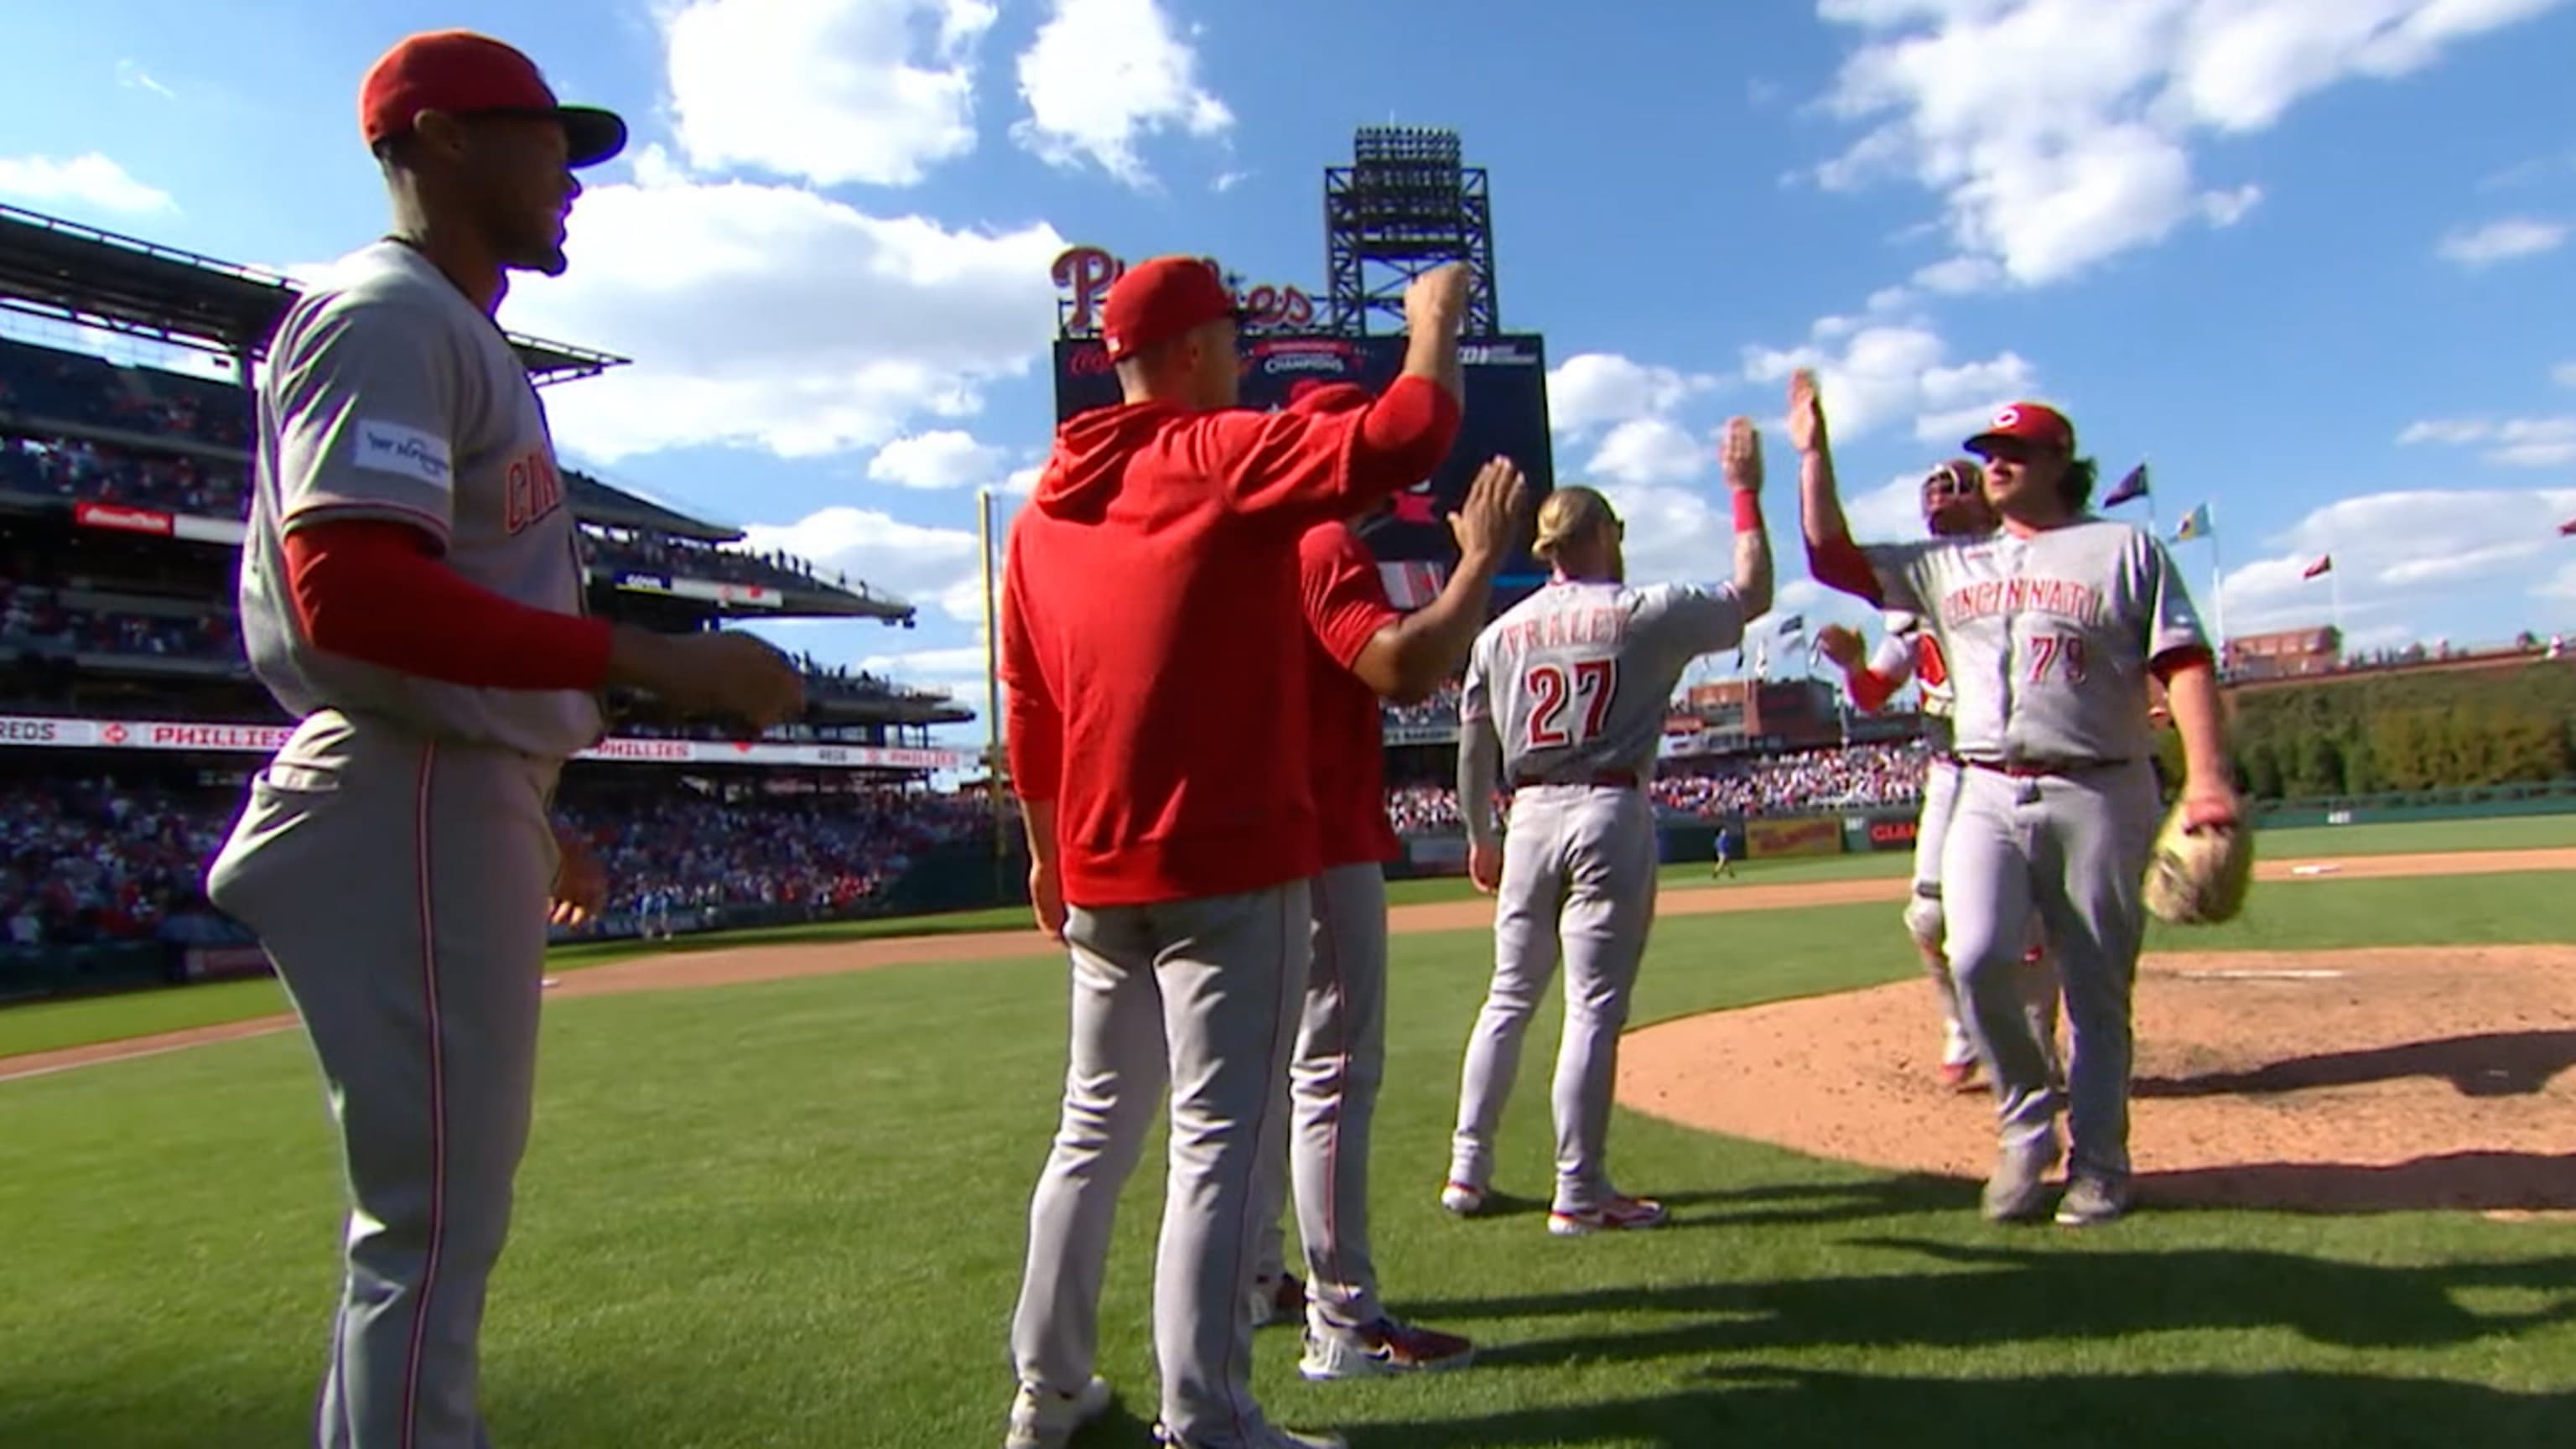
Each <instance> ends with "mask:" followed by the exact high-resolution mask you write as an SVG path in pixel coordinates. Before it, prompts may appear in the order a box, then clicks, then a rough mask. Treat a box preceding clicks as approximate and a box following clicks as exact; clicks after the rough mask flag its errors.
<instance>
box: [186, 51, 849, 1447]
mask: <svg viewBox="0 0 2576 1449" xmlns="http://www.w3.org/2000/svg"><path fill="white" fill-rule="evenodd" d="M359 112H360V118H361V122H362V129H363V131H364V134H365V138H366V141H367V143H368V145H370V146H371V147H373V148H374V150H375V153H376V156H377V158H378V160H379V162H380V164H381V166H382V169H383V172H384V177H385V181H386V185H387V188H388V190H389V191H390V193H391V198H392V204H393V228H392V233H391V236H390V237H389V238H388V239H387V240H384V241H380V242H377V243H376V244H374V245H372V246H368V247H366V248H363V249H361V250H359V251H357V252H355V253H352V254H351V255H349V256H348V257H346V258H344V259H342V261H341V262H340V263H339V264H338V265H337V267H336V268H335V269H334V270H333V271H332V272H331V273H330V274H329V275H328V276H327V277H325V278H323V279H322V280H321V281H319V282H318V283H316V284H314V285H313V286H311V287H310V288H308V289H307V290H306V291H305V292H304V294H303V296H302V297H301V298H300V299H299V300H298V301H297V302H296V303H295V305H294V306H293V307H292V308H291V309H290V310H289V311H288V313H287V315H286V317H285V318H284V320H283V321H282V322H281V324H280V325H279V327H278V329H277V333H276V336H275V339H274V342H273V344H272V346H271V349H270V352H269V359H268V367H267V370H266V372H265V373H264V374H263V375H262V377H261V379H260V386H259V394H258V414H259V416H258V439H257V446H256V464H255V472H254V480H253V494H252V502H251V513H250V523H249V533H248V537H247V539H246V541H245V543H244V546H243V549H242V567H241V583H240V601H239V602H240V610H241V618H242V632H243V636H244V640H245V643H246V644H247V646H248V651H249V655H250V662H251V666H252V668H253V669H254V670H256V671H257V672H258V675H259V678H260V680H261V682H262V683H263V684H265V685H266V686H267V688H268V690H269V692H270V693H271V694H272V695H274V696H275V697H276V699H277V701H278V703H279V704H280V705H281V706H282V707H284V708H285V709H286V711H287V712H288V713H289V714H291V715H293V716H295V717H296V718H297V720H298V721H299V722H298V724H297V725H296V727H295V729H294V732H293V733H292V735H291V736H290V737H289V738H288V740H287V742H286V744H285V745H284V746H283V747H282V748H281V749H279V750H278V752H277V754H276V756H275V758H274V759H272V760H271V761H270V762H269V763H268V764H267V766H266V767H265V768H264V769H262V770H261V771H260V772H259V774H258V775H256V776H255V777H254V778H253V780H252V781H251V785H250V790H249V799H248V801H247V803H246V805H245V807H244V809H243V811H242V814H241V816H240V819H239V820H238V821H237V822H236V823H235V825H234V827H233V830H232V832H231V835H230V837H229V838H228V839H227V840H226V842H225V844H224V846H223V848H222V850H221V851H220V852H219V853H218V854H217V856H216V858H215V859H214V861H213V862H212V863H211V865H210V867H209V869H208V873H207V893H208V895H209V896H210V897H211V898H212V899H213V901H214V902H215V904H216V905H217V906H219V907H220V908H222V909H223V910H224V911H226V912H228V913H229V914H231V915H232V916H234V917H235V918H237V919H239V920H240V921H242V922H243V923H244V924H246V925H248V926H249V927H250V928H251V929H253V930H254V931H256V932H257V933H258V935H259V937H260V940H261V944H262V945H263V947H264V948H265V949H266V951H267V954H268V956H269V959H270V960H271V961H272V962H273V963H275V966H276V968H277V974H278V977H279V979H280V980H281V981H282V982H283V983H284V985H285V988H286V991H287V994H288V995H289V996H290V997H291V998H292V999H293V1002H294V1005H295V1009H296V1012H297V1013H298V1015H299V1016H300V1018H301V1019H302V1022H303V1026H304V1029H305V1031H306V1033H307V1035H308V1036H309V1037H310V1039H311V1042H312V1045H313V1049H314V1052H315V1054H316V1056H317V1057H318V1058H319V1063H320V1067H321V1070H322V1074H323V1076H324V1078H325V1079H326V1080H327V1082H328V1085H329V1089H330V1103H331V1110H332V1115H333V1117H334V1119H335V1121H336V1124H337V1126H338V1128H339V1132H340V1146H341V1151H342V1154H343V1162H344V1169H345V1173H346V1178H347V1184H348V1192H349V1197H350V1213H349V1219H348V1229H347V1232H346V1235H345V1237H344V1240H343V1263H344V1286H343V1292H342V1297H341V1302H340V1310H339V1317H338V1322H337V1326H336V1328H335V1330H334V1333H333V1337H332V1345H331V1355H330V1369H329V1372H328V1376H327V1378H326V1379H325V1382H324V1384H323V1388H322V1393H321V1396H320V1403H319V1407H318V1422H317V1424H316V1427H315V1431H314V1433H315V1442H316V1443H317V1444H318V1445H321V1446H323V1449H480V1446H483V1445H485V1444H487V1443H488V1442H489V1441H488V1439H487V1438H486V1437H485V1434H484V1429H483V1425H482V1422H481V1417H480V1413H479V1411H478V1409H477V1405H476V1389H475V1385H476V1377H477V1371H478V1342H479V1339H480V1335H481V1326H482V1318H483V1301H484V1284H485V1280H486V1279H487V1277H488V1276H489V1274H490V1272H491V1269H492V1265H493V1263H494V1261H495V1260H496V1259H497V1258H498V1257H499V1255H500V1253H501V1248H502V1242H503V1239H504V1238H505V1237H506V1235H507V1233H508V1228H509V1222H510V1213H511V1188H512V1182H513V1179H514V1177H515V1175H516V1172H517V1168H518V1163H519V1159H520V1155H521V1153H522V1151H523V1149H524V1148H525V1146H526V1143H527V1136H528V1121H529V1107H530V1092H531V1087H532V1083H533V1080H534V1073H535V1065H536V1041H537V1014H538V992H539V989H540V983H541V981H542V972H543V958H544V955H545V947H546V932H547V926H548V924H549V922H550V921H551V922H554V923H558V924H564V925H578V924H580V923H582V922H583V921H584V920H587V919H588V918H589V917H590V916H591V915H593V914H594V913H596V912H597V911H598V910H600V909H601V906H602V903H603V898H604V896H605V891H606V882H605V880H604V879H603V878H602V876H601V874H600V872H599V870H598V867H597V866H596V864H594V863H593V862H592V861H591V860H590V859H589V857H588V856H587V854H586V853H584V852H583V851H582V850H580V848H579V847H578V845H577V843H575V842H573V841H571V840H569V839H566V838H562V837H559V836H558V835H557V833H556V832H555V829H554V828H553V826H552V825H551V824H550V821H549V809H550V804H551V800H552V797H553V792H554V787H555V781H556V776H557V772H558V771H559V769H560V768H561V766H562V764H563V762H564V760H565V759H566V758H567V757H568V756H570V755H572V754H575V753H577V752H578V751H580V750H583V749H586V748H588V747H589V746H591V745H592V744H594V743H596V742H597V741H598V739H599V738H600V735H601V717H600V705H599V696H600V693H601V690H602V687H603V686H606V685H612V684H613V685H624V686H634V687H640V688H643V689H647V690H651V691H654V692H656V693H659V694H661V695H663V696H664V697H666V698H667V699H669V700H671V701H672V702H673V703H675V704H678V705H680V706H683V707H686V708H691V709H711V710H717V711H722V712H725V713H730V714H733V715H737V716H739V717H741V718H742V719H744V720H745V721H747V722H749V723H751V724H753V725H755V726H765V725H768V724H772V723H776V722H778V721H780V720H783V719H786V718H788V717H790V716H792V715H793V714H795V713H796V712H798V711H799V710H800V709H801V708H802V707H803V701H802V698H801V694H800V690H799V685H798V683H797V679H796V675H795V673H794V671H793V670H792V669H790V668H789V667H788V665H787V663H786V661H785V660H784V658H783V657H782V656H780V655H779V654H778V653H777V651H775V650H773V649H770V648H769V647H768V646H767V645H765V644H762V643H760V642H759V641H758V640H755V639H751V638H749V637H747V636H737V635H722V634H699V635H693V636H689V637H686V638H668V639H666V638H661V637H658V636H654V635H651V634H645V633H641V632H639V631H635V630H631V629H626V628H623V627H612V626H610V625H609V624H608V623H607V622H606V621H604V620H601V619H596V618H589V617H585V616H584V614H583V609H582V602H583V594H582V575H581V566H580V562H579V559H578V555H577V553H576V549H575V539H574V531H573V518H572V513H571V510H570V509H568V508H566V507H565V506H564V487H563V482H562V478H561V475H560V474H559V473H558V471H557V469H556V464H555V452H554V445H553V442H552V440H551V438H550V437H549V435H548V433H547V428H546V419H545V410H544V408H543V407H542V406H541V405H540V404H539V403H538V400H537V395H536V391H535V389H534V388H533V387H531V386H530V384H529V381H528V376H527V373H526V372H525V371H524V370H523V369H522V367H521V365H520V362H519V358H518V355H517V353H516V352H514V351H513V350H512V349H511V347H510V344H509V343H508V342H507V341H506V340H505V339H504V338H503V336H502V334H501V330H500V329H499V328H498V327H496V326H494V325H493V320H492V308H493V307H494V306H495V305H496V304H497V303H498V301H499V299H500V296H501V292H502V289H503V279H504V274H505V272H506V271H508V270H511V269H518V270H533V271H541V272H545V273H548V274H550V275H551V274H555V273H560V272H562V271H563V270H564V267H565V259H564V253H563V239H564V216H565V214H566V212H567V210H568V209H569V208H570V206H571V204H572V201H573V198H574V197H575V196H577V195H579V194H580V190H581V188H580V186H579V185H578V184H577V183H576V182H575V181H574V180H573V174H572V173H573V168H575V167H579V166H587V165H591V164H594V163H597V162H599V161H603V160H606V159H607V158H608V157H610V156H612V155H614V154H615V153H616V152H617V151H618V149H619V148H620V146H621V145H622V144H623V143H624V140H625V134H626V132H625V127H624V125H623V123H622V122H620V121H619V120H618V118H617V117H615V116H613V115H610V114H608V113H606V112H603V111H595V110H582V109H574V108H569V107H561V106H558V105H557V104H556V101H555V97H554V95H553V93H552V92H551V91H550V90H549V89H548V87H547V85H546V83H545V81H544V79H543V78H542V77H541V76H540V75H539V73H538V71H537V68H536V66H535V65H533V64H532V63H530V61H529V60H528V58H527V57H526V56H524V55H522V54H520V53H519V52H517V51H515V50H513V49H511V48H510V47H508V46H506V45H503V44H501V43H500V42H498V41H495V40H491V39H488V38H486V37H483V36H479V35H472V34H467V33H463V32H454V31H450V32H440V33H435V34H427V35H418V36H413V37H411V38H410V39H407V40H405V41H403V42H402V43H400V44H398V45H396V46H395V47H394V48H393V49H392V50H391V51H389V52H388V53H387V54H386V55H385V56H384V57H383V58H382V59H380V60H379V61H378V62H377V63H376V65H375V66H374V68H373V69H371V70H370V71H369V72H368V74H367V77H366V80H365V82H364V84H363V85H362V87H361V88H360V93H359Z"/></svg>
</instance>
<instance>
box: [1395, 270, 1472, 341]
mask: <svg viewBox="0 0 2576 1449" xmlns="http://www.w3.org/2000/svg"><path fill="white" fill-rule="evenodd" d="M1468 278H1469V273H1468V271H1467V264H1466V263H1465V262H1447V263H1444V264H1442V265H1440V266H1436V267H1433V268H1432V269H1431V270H1430V271H1427V272H1424V273H1423V274H1422V275H1421V276H1418V277H1416V278H1414V279H1413V283H1412V285H1410V286H1408V287H1406V288H1405V289H1404V325H1405V326H1406V327H1407V328H1409V329H1411V330H1412V331H1414V332H1415V333H1423V332H1432V331H1441V330H1446V331H1449V332H1455V331H1457V330H1458V325H1459V323H1460V322H1462V321H1463V320H1465V318H1466V316H1467V282H1468Z"/></svg>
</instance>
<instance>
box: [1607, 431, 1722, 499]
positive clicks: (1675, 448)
mask: <svg viewBox="0 0 2576 1449" xmlns="http://www.w3.org/2000/svg"><path fill="white" fill-rule="evenodd" d="M1710 446H1714V445H1710ZM1709 461H1710V448H1709V447H1707V446H1702V445H1701V443H1700V442H1699V440H1698V439H1695V438H1693V437H1692V436H1691V435H1690V433H1689V432H1688V431H1686V430H1684V429H1683V428H1682V427H1681V426H1680V425H1679V424H1677V423H1673V422H1670V421H1667V420H1665V419H1663V418H1630V419H1629V420H1628V421H1626V422H1624V423H1620V424H1619V425H1617V426H1616V427H1613V428H1612V429H1611V430H1610V431H1609V433H1608V434H1607V435H1605V436H1604V437H1603V438H1602V439H1601V447H1600V448H1599V450H1597V451H1596V452H1594V453H1593V455H1592V461H1591V462H1590V463H1589V464H1586V465H1585V471H1586V472H1588V473H1590V474H1592V475H1593V476H1594V477H1595V478H1598V479H1603V480H1607V481H1609V482H1614V483H1632V484H1635V483H1648V484H1651V483H1685V482H1688V481H1690V480H1691V479H1693V478H1696V477H1698V476H1700V475H1701V474H1702V473H1705V472H1707V471H1708V465H1709Z"/></svg>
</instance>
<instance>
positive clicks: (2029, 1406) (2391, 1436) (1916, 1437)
mask: <svg viewBox="0 0 2576 1449" xmlns="http://www.w3.org/2000/svg"><path fill="white" fill-rule="evenodd" d="M1705 1377H1706V1378H1707V1380H1708V1382H1709V1387H1707V1388H1697V1389H1683V1390H1680V1391H1677V1392H1673V1393H1666V1394H1659V1395H1655V1396H1653V1397H1648V1398H1639V1399H1632V1400H1627V1401H1624V1402H1612V1403H1594V1404H1569V1405H1552V1406H1549V1407H1546V1408H1536V1409H1518V1410H1506V1411H1503V1412H1500V1413H1495V1414H1488V1415H1482V1416H1479V1417H1476V1418H1472V1419H1449V1420H1426V1421H1422V1422H1418V1423H1402V1424H1382V1425H1375V1426H1372V1427H1370V1428H1369V1429H1367V1430H1364V1431H1358V1432H1355V1433H1353V1434H1352V1436H1351V1442H1352V1445H1353V1446H1354V1449H1380V1446H1387V1449H1393V1446H1402V1449H1511V1446H1515V1445H1525V1446H1528V1445H1607V1444H1617V1445H1620V1446H1622V1449H1630V1446H1638V1445H1651V1446H1654V1449H1706V1446H1710V1445H1736V1444H1742V1445H1754V1444H1760V1445H1806V1444H1813V1445H1821V1446H1833V1449H1849V1446H1853V1445H1866V1444H1884V1443H1890V1442H1897V1443H1902V1444H1904V1445H1906V1446H1907V1449H1945V1446H1960V1449H1969V1446H1974V1449H1986V1446H1990V1445H1994V1444H1999V1443H2014V1444H2047V1445H2059V1444H2063V1445H2077V1444H2080V1445H2084V1446H2086V1449H2106V1446H2107V1449H2118V1446H2127V1445H2138V1446H2149V1445H2155V1446H2163V1445H2170V1444H2190V1445H2193V1446H2195V1449H2207V1446H2237V1445H2244V1446H2249V1449H2250V1446H2261V1449H2305V1446H2318V1449H2327V1446H2332V1449H2358V1446H2380V1445H2468V1444H2476V1445H2506V1444H2513V1445H2539V1444H2566V1443H2571V1442H2576V1401H2571V1400H2569V1399H2568V1398H2567V1397H2565V1396H2561V1395H2541V1394H2515V1393H2508V1392H2505V1391H2503V1390H2499V1389H2491V1388H2487V1387H2485V1386H2483V1385H2478V1384H2464V1383H2455V1382H2449V1381H2445V1380H2440V1379H2386V1378H2375V1377H2368V1376H2364V1375H2359V1374H2324V1373H2265V1374H2245V1375H2222V1374H2141V1375H2133V1376H2131V1375H2123V1376H2100V1377H2088V1376H2077V1375H2057V1376H2033V1377H2026V1378H2006V1379H1926V1378H1893V1377H1878V1376H1872V1375H1866V1374H1851V1373H1836V1372H1827V1371H1819V1370H1810V1369H1797V1368H1784V1367H1773V1366H1768V1365H1760V1364H1754V1365H1746V1366H1744V1367H1741V1368H1737V1369H1733V1370H1729V1371H1724V1372H1719V1373H1712V1374H1709V1375H1706V1376H1705Z"/></svg>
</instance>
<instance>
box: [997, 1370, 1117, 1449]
mask: <svg viewBox="0 0 2576 1449" xmlns="http://www.w3.org/2000/svg"><path fill="white" fill-rule="evenodd" d="M1112 1397H1113V1396H1112V1395H1111V1393H1110V1391H1109V1381H1108V1380H1107V1379H1104V1378H1102V1377H1100V1376H1099V1375H1097V1374H1094V1375H1093V1376H1092V1379H1091V1382H1090V1383H1087V1384H1085V1385H1083V1386H1082V1391H1081V1392H1080V1393H1075V1394H1051V1393H1048V1392H1047V1391H1046V1390H1044V1389H1041V1388H1039V1387H1038V1386H1037V1385H1035V1384H1022V1385H1020V1395H1019V1397H1018V1398H1016V1399H1014V1400H1012V1401H1011V1429H1010V1433H1009V1434H1007V1435H1005V1436H1004V1437H1003V1439H1002V1449H1065V1446H1066V1445H1067V1444H1070V1443H1071V1442H1073V1436H1074V1435H1075V1434H1077V1433H1079V1432H1081V1431H1082V1429H1083V1427H1084V1426H1085V1425H1088V1424H1089V1423H1090V1422H1091V1421H1092V1420H1094V1419H1097V1418H1099V1417H1100V1416H1101V1415H1103V1414H1105V1413H1108V1412H1109V1401H1110V1399H1111V1398H1112Z"/></svg>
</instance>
